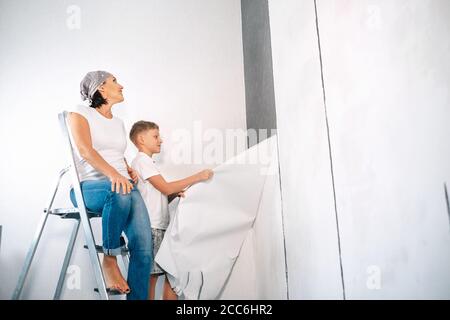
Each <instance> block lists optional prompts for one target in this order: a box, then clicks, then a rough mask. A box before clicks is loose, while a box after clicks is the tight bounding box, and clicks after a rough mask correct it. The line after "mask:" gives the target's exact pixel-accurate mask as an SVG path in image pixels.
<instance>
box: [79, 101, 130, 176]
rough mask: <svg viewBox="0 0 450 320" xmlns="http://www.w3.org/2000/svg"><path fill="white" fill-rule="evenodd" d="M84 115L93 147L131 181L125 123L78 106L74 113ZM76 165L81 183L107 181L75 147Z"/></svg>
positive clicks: (91, 109)
mask: <svg viewBox="0 0 450 320" xmlns="http://www.w3.org/2000/svg"><path fill="white" fill-rule="evenodd" d="M72 112H75V113H78V114H80V115H82V116H83V117H84V118H85V119H86V120H87V122H88V123H89V129H90V133H91V140H92V147H93V148H94V149H95V150H96V151H97V152H98V153H99V154H100V155H101V156H102V158H103V159H105V161H106V162H108V163H109V165H110V166H112V167H113V168H114V169H116V170H117V171H118V172H119V173H120V174H121V175H123V176H124V177H126V178H128V179H130V176H129V175H128V171H127V166H126V163H125V155H124V154H125V150H126V148H127V134H126V131H125V126H124V124H123V121H122V120H121V119H119V118H117V117H114V116H113V118H112V119H108V118H106V117H104V116H102V115H101V114H100V113H99V112H98V111H97V110H95V109H94V108H90V107H86V106H83V105H78V106H76V107H75V109H74V110H73V111H72ZM73 149H74V155H75V163H76V166H77V171H78V176H79V178H80V182H81V181H85V180H100V179H106V178H107V177H106V176H105V175H103V174H102V173H101V172H100V171H98V170H97V169H95V168H94V167H92V166H91V165H90V164H89V163H88V162H87V161H86V160H84V159H83V158H82V157H81V156H80V153H79V152H78V148H77V147H76V146H75V145H74V146H73Z"/></svg>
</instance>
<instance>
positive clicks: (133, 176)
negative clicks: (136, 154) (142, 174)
mask: <svg viewBox="0 0 450 320" xmlns="http://www.w3.org/2000/svg"><path fill="white" fill-rule="evenodd" d="M127 170H128V174H129V175H130V177H131V180H133V182H134V183H137V182H138V179H139V176H138V173H137V172H136V170H134V169H133V168H132V167H128V166H127Z"/></svg>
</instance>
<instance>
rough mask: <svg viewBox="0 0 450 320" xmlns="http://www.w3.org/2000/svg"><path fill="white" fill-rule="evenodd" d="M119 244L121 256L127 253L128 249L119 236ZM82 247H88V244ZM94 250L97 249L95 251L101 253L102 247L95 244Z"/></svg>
mask: <svg viewBox="0 0 450 320" xmlns="http://www.w3.org/2000/svg"><path fill="white" fill-rule="evenodd" d="M120 245H121V247H122V251H121V255H123V256H125V255H127V254H128V252H129V250H128V248H127V246H126V244H125V239H124V237H120ZM84 248H85V249H88V246H87V245H84ZM95 250H96V251H97V253H103V247H102V246H100V245H98V244H96V245H95Z"/></svg>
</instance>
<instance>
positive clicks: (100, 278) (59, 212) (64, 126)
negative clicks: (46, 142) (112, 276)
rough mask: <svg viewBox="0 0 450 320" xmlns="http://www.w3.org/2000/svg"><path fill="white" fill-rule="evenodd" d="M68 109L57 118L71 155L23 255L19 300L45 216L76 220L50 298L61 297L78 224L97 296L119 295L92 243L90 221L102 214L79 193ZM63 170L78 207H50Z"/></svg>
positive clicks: (124, 255)
mask: <svg viewBox="0 0 450 320" xmlns="http://www.w3.org/2000/svg"><path fill="white" fill-rule="evenodd" d="M68 114H69V113H68V112H67V111H64V112H62V113H60V114H58V118H59V124H60V126H61V130H62V132H63V136H64V139H65V142H66V143H65V144H66V145H67V148H68V150H67V153H68V154H70V159H69V161H70V165H69V166H68V167H66V168H64V169H63V170H61V171H60V173H59V176H58V179H57V182H56V187H55V189H54V191H53V193H52V195H51V197H50V200H49V202H48V207H47V208H46V209H44V213H43V215H42V218H41V219H40V221H39V224H38V227H37V230H36V233H35V235H34V238H33V240H32V242H31V246H30V248H29V250H28V253H27V256H26V258H25V262H24V265H23V268H22V271H21V273H20V275H19V280H18V281H17V285H16V288H15V290H14V293H13V296H12V299H13V300H18V299H20V295H21V293H22V289H23V286H24V284H25V280H26V277H27V275H28V271H29V270H30V267H31V263H32V261H33V258H34V255H35V253H36V249H37V247H38V245H39V241H40V239H41V235H42V232H43V231H44V227H45V224H46V222H47V218H48V217H49V216H50V215H53V216H57V217H59V218H61V219H73V220H74V221H75V223H74V226H73V229H72V233H71V236H70V239H69V243H68V246H67V250H66V254H65V257H64V262H63V265H62V268H61V272H60V275H59V279H58V284H57V286H56V290H55V294H54V296H53V299H55V300H59V299H60V297H61V292H62V289H63V285H64V281H65V278H66V273H67V268H68V267H69V263H70V259H71V257H72V253H73V248H74V245H75V240H76V238H77V235H78V231H79V229H80V225H81V226H82V229H83V232H84V237H85V240H86V245H85V246H84V247H85V248H86V249H88V252H89V257H90V260H91V264H92V268H93V270H94V275H95V280H96V284H97V288H95V289H94V290H95V291H97V292H98V293H99V295H100V298H101V299H102V300H109V298H110V296H111V295H120V293H119V292H118V291H115V290H109V289H108V288H106V282H105V277H104V275H103V271H102V268H101V264H100V259H99V256H98V254H99V253H103V248H102V246H99V245H96V244H95V238H94V234H93V232H92V227H91V221H90V219H92V218H99V217H101V212H91V211H89V210H87V209H86V206H85V203H84V200H83V196H82V193H81V187H80V180H79V178H78V172H77V169H76V165H75V158H74V154H73V148H72V146H73V144H72V139H71V136H70V134H69V129H68V122H67V121H68V119H67V117H68ZM66 173H70V175H71V179H72V186H73V188H74V193H75V199H76V202H77V204H78V208H75V207H72V208H53V202H54V200H55V197H56V194H57V193H58V188H59V186H60V182H61V179H62V178H63V176H64V175H65V174H66ZM121 243H122V252H121V256H122V259H123V264H124V267H125V272H128V264H129V251H128V248H127V247H126V243H125V239H124V238H123V237H121Z"/></svg>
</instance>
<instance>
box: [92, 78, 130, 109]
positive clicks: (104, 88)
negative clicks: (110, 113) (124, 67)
mask: <svg viewBox="0 0 450 320" xmlns="http://www.w3.org/2000/svg"><path fill="white" fill-rule="evenodd" d="M122 89H123V86H122V85H120V84H119V83H118V82H117V79H116V78H115V77H114V76H111V77H108V78H107V79H106V80H105V82H103V84H102V85H101V86H100V87H99V88H98V90H99V91H100V93H101V94H102V96H103V98H105V99H106V100H107V101H108V103H110V104H114V103H119V102H122V101H123V100H124V98H123V94H122Z"/></svg>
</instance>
